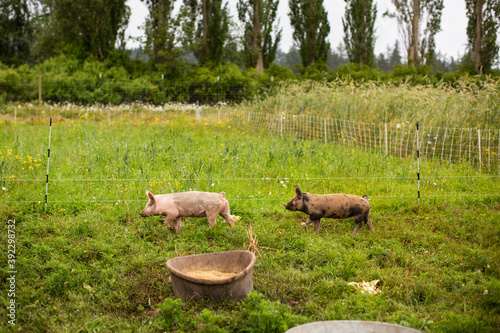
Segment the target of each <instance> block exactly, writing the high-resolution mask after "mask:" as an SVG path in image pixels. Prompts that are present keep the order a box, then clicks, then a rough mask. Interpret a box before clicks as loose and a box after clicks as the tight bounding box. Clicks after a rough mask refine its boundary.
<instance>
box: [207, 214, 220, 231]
mask: <svg viewBox="0 0 500 333" xmlns="http://www.w3.org/2000/svg"><path fill="white" fill-rule="evenodd" d="M217 215H219V214H215V215H214V214H208V213H207V218H208V224H209V225H210V228H215V225H216V224H217Z"/></svg>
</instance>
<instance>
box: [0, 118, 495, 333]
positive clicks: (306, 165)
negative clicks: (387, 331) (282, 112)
mask: <svg viewBox="0 0 500 333" xmlns="http://www.w3.org/2000/svg"><path fill="white" fill-rule="evenodd" d="M37 119H38V118H34V119H33V120H32V121H20V122H17V123H13V122H11V121H7V122H4V123H3V127H2V131H0V151H1V153H2V154H1V157H0V171H1V180H0V181H1V184H0V185H1V187H2V188H5V190H4V189H2V190H1V194H0V200H1V201H2V202H8V203H7V204H2V206H1V212H2V213H1V215H2V219H3V221H4V223H3V224H2V225H4V227H3V228H2V230H3V231H2V232H1V233H0V242H1V244H2V248H3V249H5V250H4V253H6V252H7V250H6V249H7V244H8V235H7V227H6V223H7V220H8V219H15V220H16V240H17V243H16V255H17V259H16V270H17V272H18V273H17V280H16V304H17V306H18V307H17V312H16V316H17V322H16V323H17V325H16V327H11V326H10V325H8V323H7V316H6V314H7V313H6V307H7V302H8V301H9V298H8V297H7V294H6V293H5V292H4V293H2V294H1V298H0V300H1V302H2V306H1V307H0V323H2V326H3V327H5V328H6V329H9V330H10V331H17V330H18V329H19V328H20V329H21V330H22V331H35V332H36V331H71V332H75V331H82V332H86V331H120V332H122V331H139V332H150V331H152V332H155V331H158V332H162V331H169V330H170V329H171V328H172V327H177V328H178V331H181V332H194V331H198V332H246V331H248V332H283V331H285V330H286V329H287V328H289V327H292V326H295V325H298V324H302V323H306V322H312V321H320V320H335V319H348V320H351V319H352V320H354V319H356V320H374V321H382V322H390V323H396V324H399V325H404V326H409V327H414V328H417V329H420V330H423V331H432V332H463V331H470V332H476V331H477V332H496V331H498V329H499V328H500V311H499V309H500V306H499V305H500V304H499V301H498V300H499V299H500V267H499V259H500V258H499V257H500V255H499V254H500V251H499V250H500V249H499V248H500V226H499V224H498V220H499V218H500V198H499V196H498V194H499V193H500V184H499V183H500V182H498V179H497V178H496V177H494V176H491V175H488V174H482V173H480V172H478V171H476V170H474V169H473V168H471V167H470V166H469V165H467V164H459V165H447V164H446V163H441V162H439V161H432V160H427V159H422V160H421V165H420V166H421V170H422V171H421V172H422V181H421V184H420V186H421V191H422V198H421V201H420V204H418V203H417V198H416V193H417V184H416V161H415V160H414V159H398V158H393V157H389V156H384V155H383V154H382V153H381V152H366V151H359V150H356V149H352V148H347V147H342V146H332V145H328V146H325V145H324V144H322V143H320V142H316V141H299V140H296V139H294V138H279V137H272V136H267V135H266V134H265V133H260V134H259V133H252V132H248V131H247V130H246V129H245V128H235V127H234V126H232V125H231V124H229V123H216V124H205V123H204V122H202V123H198V122H197V121H196V120H194V119H191V118H190V117H186V116H183V115H181V116H178V115H176V114H173V113H170V114H158V113H156V114H153V113H151V114H147V113H145V114H142V115H140V116H134V117H129V116H127V115H124V117H117V118H115V119H114V123H113V124H112V126H109V125H108V120H107V118H106V117H102V118H100V119H96V118H94V117H89V118H87V119H83V118H78V119H77V118H75V119H68V118H63V117H60V118H57V121H55V122H54V124H53V127H52V137H51V156H50V183H49V196H48V199H49V203H48V205H47V210H45V208H44V195H45V173H46V166H47V165H46V162H47V161H46V155H47V145H48V123H47V121H46V120H43V119H42V120H37ZM9 152H10V154H9ZM16 156H17V157H16ZM28 156H29V157H28ZM34 160H36V161H34ZM30 167H31V168H30ZM21 179H39V181H20V180H21ZM81 179H86V180H87V181H83V180H81ZM295 184H299V185H300V186H301V189H302V190H303V191H306V192H311V193H334V192H345V193H351V194H357V195H363V194H368V195H369V196H370V198H371V201H370V203H371V219H372V221H373V225H374V228H375V233H369V232H368V230H367V228H362V229H361V231H360V232H359V233H358V235H356V236H352V235H351V233H352V231H353V228H354V223H353V221H352V220H326V219H325V220H323V221H322V223H321V227H320V232H319V234H314V233H313V232H312V231H311V230H305V229H304V227H303V226H302V225H301V222H303V221H305V219H306V216H305V215H304V214H302V213H292V212H288V211H286V210H285V209H284V208H283V203H285V202H287V201H288V200H289V198H291V197H292V196H293V185H295ZM146 189H149V190H151V191H153V193H168V192H172V191H185V190H189V189H191V190H203V191H213V192H219V191H225V192H226V194H227V198H228V200H229V202H230V205H231V213H232V214H233V215H238V216H241V220H240V221H238V222H237V223H236V226H235V227H234V228H230V227H229V226H228V225H227V224H226V223H225V222H224V221H223V219H222V218H219V219H218V224H217V226H216V227H215V228H214V229H209V227H208V222H207V220H206V218H199V219H196V218H187V219H185V220H184V221H183V223H182V228H181V231H180V232H179V233H178V234H175V233H173V232H172V231H170V230H168V229H166V228H165V226H164V225H163V223H162V222H161V218H160V217H151V218H141V217H140V216H139V212H140V211H141V210H142V208H143V206H144V205H145V204H146V201H147V199H146V196H145V193H144V192H145V190H146ZM19 201H29V202H27V203H22V202H19ZM250 226H251V227H252V231H253V237H254V238H256V239H257V240H258V248H259V254H258V258H257V263H256V265H255V267H254V279H253V281H254V290H255V293H253V294H251V295H250V297H249V298H247V299H246V300H245V301H242V302H231V301H223V302H219V303H215V302H212V301H210V300H202V301H200V302H198V303H195V302H189V301H180V300H177V299H176V298H175V296H174V294H173V290H172V286H171V283H170V282H169V279H168V277H169V274H170V273H169V272H168V271H167V269H166V267H165V262H166V260H167V259H169V258H173V257H177V256H181V255H188V254H199V253H207V252H217V251H229V250H242V249H247V248H248V246H249V238H248V234H247V233H248V230H249V227H250ZM0 263H1V267H2V273H1V275H2V279H1V280H0V281H1V288H2V290H4V291H5V290H7V289H8V286H7V280H6V278H7V277H8V274H7V272H8V269H7V256H6V255H3V256H1V259H0ZM374 279H379V280H380V283H379V287H380V289H381V290H382V293H381V294H380V295H377V296H370V295H364V294H361V293H360V292H359V291H355V290H353V289H352V288H350V287H349V286H348V282H352V281H355V282H361V281H363V280H364V281H370V280H374ZM486 290H487V292H486Z"/></svg>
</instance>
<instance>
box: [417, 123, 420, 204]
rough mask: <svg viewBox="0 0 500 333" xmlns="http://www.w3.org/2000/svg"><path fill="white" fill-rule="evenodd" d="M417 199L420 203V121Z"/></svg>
mask: <svg viewBox="0 0 500 333" xmlns="http://www.w3.org/2000/svg"><path fill="white" fill-rule="evenodd" d="M417 200H418V204H419V205H420V150H419V144H418V123H417Z"/></svg>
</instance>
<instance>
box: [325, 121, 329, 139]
mask: <svg viewBox="0 0 500 333" xmlns="http://www.w3.org/2000/svg"><path fill="white" fill-rule="evenodd" d="M326 144H328V137H327V133H326V118H325V145H326Z"/></svg>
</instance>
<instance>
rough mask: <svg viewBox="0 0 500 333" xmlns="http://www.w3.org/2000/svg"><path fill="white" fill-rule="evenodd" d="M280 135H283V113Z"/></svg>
mask: <svg viewBox="0 0 500 333" xmlns="http://www.w3.org/2000/svg"><path fill="white" fill-rule="evenodd" d="M280 136H283V115H280Z"/></svg>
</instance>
